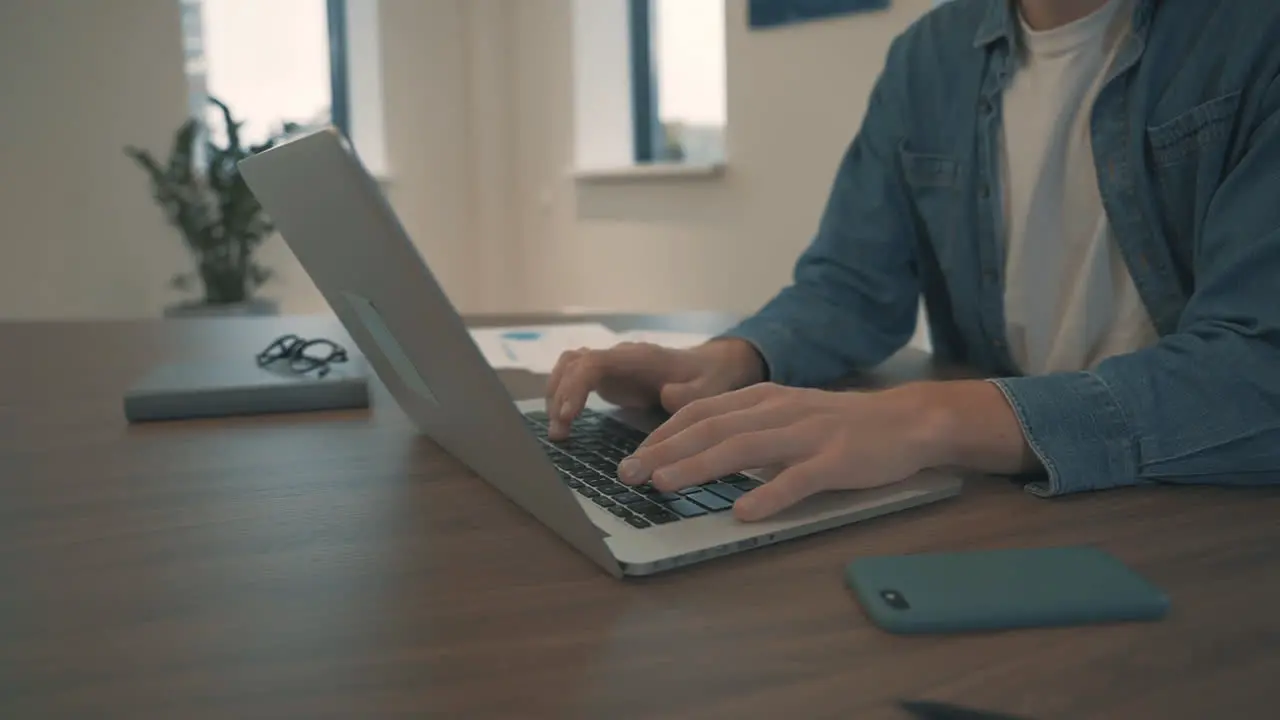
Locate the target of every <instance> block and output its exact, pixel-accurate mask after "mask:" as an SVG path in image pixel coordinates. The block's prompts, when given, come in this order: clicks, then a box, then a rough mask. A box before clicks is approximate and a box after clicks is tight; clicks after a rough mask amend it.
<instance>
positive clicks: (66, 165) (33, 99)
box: [0, 0, 931, 317]
mask: <svg viewBox="0 0 1280 720" xmlns="http://www.w3.org/2000/svg"><path fill="white" fill-rule="evenodd" d="M570 5H571V0H519V1H518V2H516V1H515V0H382V4H381V28H382V33H383V42H382V56H383V57H382V61H383V72H384V77H383V83H384V97H385V100H386V109H385V122H386V137H387V154H388V157H389V166H390V167H389V171H390V173H391V186H390V194H391V198H392V201H393V203H394V204H395V205H396V207H397V208H398V210H399V212H400V213H401V216H402V220H403V222H404V224H405V226H406V227H407V228H408V230H409V231H410V233H411V234H412V235H413V236H414V238H415V240H416V241H417V242H418V244H419V246H420V247H421V248H422V249H423V252H424V254H425V255H426V256H427V259H428V261H429V262H430V263H431V264H432V267H433V269H434V270H435V271H436V274H437V276H438V277H439V278H440V279H441V281H442V282H443V284H444V285H445V287H446V290H448V291H449V292H450V294H451V295H452V296H453V298H454V301H455V303H456V304H457V305H458V306H459V307H461V308H462V309H463V310H469V311H477V310H513V309H547V308H557V307H564V306H571V305H573V306H592V307H610V308H625V309H636V310H667V309H678V308H723V309H730V310H737V311H747V310H750V309H752V308H754V307H755V306H756V305H758V304H759V303H760V302H763V301H764V300H765V299H766V298H767V297H768V296H769V295H770V294H772V293H773V292H774V291H775V290H776V289H777V288H778V287H780V286H781V285H782V284H783V283H785V282H786V280H787V278H788V275H789V272H790V269H791V264H792V262H793V261H794V259H795V256H796V254H797V253H798V252H799V251H800V250H801V249H802V248H803V247H804V245H805V244H806V243H807V242H808V239H809V236H810V234H811V233H812V231H813V229H814V227H815V225H816V222H817V219H818V213H819V212H820V209H821V206H822V204H823V202H824V200H825V197H826V192H827V188H828V185H829V183H830V181H831V176H832V173H833V172H834V169H835V166H836V163H837V162H838V160H839V157H840V154H841V153H842V152H843V150H844V147H845V145H846V144H847V143H848V141H849V139H850V138H851V137H852V135H853V133H854V132H855V130H856V128H857V125H858V123H859V121H860V118H861V115H862V112H863V110H864V107H865V101H866V97H867V93H868V91H869V90H870V87H871V84H872V83H873V82H874V80H875V77H876V74H877V73H878V71H879V69H880V66H881V64H882V62H883V58H884V53H885V51H886V49H887V47H888V43H889V41H890V40H891V38H892V37H893V35H895V34H896V33H898V32H900V31H901V30H902V29H903V28H905V27H906V26H907V25H908V24H909V23H910V22H911V21H913V20H914V19H915V18H917V17H918V16H919V15H921V14H922V13H923V12H925V11H926V10H927V9H928V7H929V6H930V5H931V0H897V2H895V3H894V4H893V6H892V9H891V10H889V11H886V12H882V13H874V14H869V15H858V16H852V17H848V18H841V19H837V20H831V21H827V22H820V23H813V24H807V25H801V26H796V27H793V28H787V29H782V30H773V31H767V32H748V31H747V29H746V18H745V15H746V10H745V7H746V0H728V10H727V16H728V17H727V21H728V23H729V25H728V32H727V37H726V42H727V45H728V68H729V91H728V111H729V134H728V145H729V150H728V152H729V166H728V170H727V172H726V174H725V175H724V176H723V177H720V178H711V179H696V180H688V179H686V180H670V179H668V180H649V181H644V182H629V183H620V184H588V183H579V182H575V181H574V180H573V179H572V174H571V170H572V168H571V167H570V162H571V158H572V147H573V143H572V138H573V134H572V133H573V127H572V114H573V113H572V102H571V97H570V92H571V83H572V76H571V72H572V56H571V46H570V42H569V39H570V14H569V13H570ZM181 57H182V55H181V47H180V36H179V30H178V10H177V2H176V0H113V1H112V2H110V3H106V2H87V1H86V0H4V2H3V3H0V98H3V100H0V102H3V106H2V107H0V218H4V219H5V221H4V225H3V226H0V317H15V316H16V317H55V316H56V317H65V316H81V317H83V316H89V317H93V316H98V317H101V316H146V315H155V314H157V313H158V312H159V311H160V308H161V307H162V306H163V305H164V304H165V303H166V302H170V301H172V300H173V299H174V298H175V296H174V295H173V294H172V293H171V292H169V291H168V290H167V289H166V282H167V278H168V276H169V275H170V274H172V272H173V271H174V270H176V269H179V268H181V267H182V266H183V264H184V263H185V261H186V257H185V255H184V254H183V250H182V248H181V245H180V243H179V241H178V239H177V237H176V236H175V235H174V233H173V232H172V231H171V230H169V229H168V228H167V227H166V226H165V225H164V224H163V222H162V220H161V219H160V216H159V213H158V211H157V209H156V208H155V207H154V206H153V205H152V203H151V200H150V198H149V196H148V190H147V186H146V183H145V179H144V178H143V176H142V175H141V173H140V172H139V171H138V170H136V169H135V168H134V167H132V165H131V164H130V161H129V160H128V159H127V158H125V157H124V156H123V155H122V154H121V152H120V148H121V146H123V145H124V144H126V143H130V142H132V143H138V144H141V145H145V146H148V147H151V148H153V149H156V150H163V149H164V148H165V147H166V144H167V142H168V140H169V137H170V132H171V130H172V129H173V128H174V127H176V126H177V124H178V123H180V122H181V119H182V116H183V113H184V112H185V94H184V93H185V84H184V80H183V77H182V68H181V62H182V61H181ZM264 260H265V261H266V262H267V264H269V265H271V266H272V267H274V268H275V269H276V270H277V271H278V272H279V273H280V274H281V276H282V277H281V280H280V281H279V282H277V283H275V284H273V285H271V286H269V289H268V292H267V294H270V295H274V296H277V297H279V298H281V299H282V301H283V304H284V307H285V309H286V310H289V311H302V312H306V311H313V310H319V309H322V308H323V305H322V303H321V301H320V299H319V296H318V294H317V293H316V292H315V290H314V287H312V286H311V284H310V282H309V281H308V280H307V278H306V277H305V274H303V273H302V272H301V271H300V269H299V268H298V267H297V264H296V262H295V261H293V259H292V257H291V256H290V255H289V253H288V251H287V249H285V248H284V247H283V246H282V244H280V243H274V244H273V245H272V246H271V247H269V248H268V249H267V251H266V254H265V257H264Z"/></svg>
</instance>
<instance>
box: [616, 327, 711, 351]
mask: <svg viewBox="0 0 1280 720" xmlns="http://www.w3.org/2000/svg"><path fill="white" fill-rule="evenodd" d="M710 339H711V336H710V335H708V334H706V333H694V332H673V331H669V330H630V331H628V332H624V333H620V334H619V335H618V341H619V342H637V343H652V344H654V345H661V346H662V347H669V348H681V349H684V348H691V347H697V346H698V345H701V344H702V343H704V342H706V341H708V340H710Z"/></svg>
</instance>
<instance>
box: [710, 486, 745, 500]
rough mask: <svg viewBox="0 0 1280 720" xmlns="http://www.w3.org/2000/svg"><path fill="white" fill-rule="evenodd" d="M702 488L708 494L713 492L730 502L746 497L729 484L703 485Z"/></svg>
mask: <svg viewBox="0 0 1280 720" xmlns="http://www.w3.org/2000/svg"><path fill="white" fill-rule="evenodd" d="M702 487H703V489H705V490H707V491H708V492H713V493H715V494H716V495H719V496H720V497H722V498H724V499H725V500H728V501H729V502H733V501H734V500H737V499H738V498H740V497H742V496H743V495H746V493H745V492H743V491H742V490H739V489H738V488H736V487H734V486H732V485H730V484H728V483H710V484H708V485H703V486H702Z"/></svg>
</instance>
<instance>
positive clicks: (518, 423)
mask: <svg viewBox="0 0 1280 720" xmlns="http://www.w3.org/2000/svg"><path fill="white" fill-rule="evenodd" d="M239 168H240V171H241V175H242V176H243V177H244V179H245V182H246V183H247V184H248V186H249V188H250V190H251V191H252V192H253V194H254V195H255V196H256V197H257V198H258V200H259V201H260V202H261V203H262V205H263V207H264V208H265V209H266V211H267V213H268V214H269V215H270V216H271V219H272V220H273V221H274V223H275V225H276V227H277V228H278V229H279V231H280V234H281V236H282V237H283V238H284V241H285V243H286V244H288V246H289V248H290V249H292V250H293V253H294V254H295V255H296V256H297V258H298V260H299V262H300V263H301V264H302V267H303V268H304V269H305V270H306V272H307V274H308V275H310V276H311V279H312V281H313V282H314V283H315V284H316V287H317V288H318V289H319V290H320V292H321V293H322V294H323V296H324V298H325V300H327V301H328V303H329V306H330V307H331V308H332V309H333V311H334V313H335V314H336V315H337V316H338V319H339V320H340V321H341V322H342V324H343V325H344V326H345V327H346V329H347V331H348V332H349V333H350V335H351V338H352V340H353V341H354V342H355V343H356V345H357V346H358V347H359V348H360V352H361V353H363V354H364V355H365V357H366V358H367V360H368V362H369V365H370V366H371V367H372V368H373V370H374V371H375V372H376V373H377V375H378V377H379V378H380V379H381V380H382V382H383V383H384V384H385V385H386V386H387V388H388V390H390V392H391V394H392V395H393V396H394V397H395V399H396V402H397V403H398V404H399V405H400V407H401V408H402V409H403V410H404V412H405V413H406V414H407V415H408V416H409V417H410V418H411V419H412V420H413V421H414V423H415V424H416V425H417V426H418V428H419V429H421V430H422V431H423V432H424V433H426V434H427V435H429V436H430V437H431V438H432V439H434V440H435V441H436V442H438V443H439V444H440V445H442V446H443V447H444V448H445V449H446V450H448V451H449V452H450V453H451V454H452V455H453V456H454V457H456V458H458V459H459V460H461V461H462V462H463V463H465V464H466V465H467V466H468V467H470V468H471V469H472V470H473V471H475V472H476V473H477V474H478V475H480V476H481V477H482V478H484V479H485V480H486V481H488V482H489V484H491V485H493V486H494V487H496V488H497V489H498V490H499V491H501V492H502V493H503V494H505V495H506V496H507V497H508V498H510V499H511V500H512V501H514V502H515V503H516V504H518V505H520V506H521V507H522V508H524V509H525V510H526V511H528V512H529V513H531V514H532V515H533V516H534V517H536V518H537V519H538V520H540V521H541V522H542V523H543V524H545V525H546V526H547V527H549V528H551V529H552V530H553V531H555V532H556V533H557V534H558V535H560V536H561V537H562V538H563V539H564V540H566V541H567V542H569V543H570V544H571V545H573V546H574V547H575V548H577V549H578V550H579V551H580V552H582V553H584V554H585V555H587V556H588V557H590V558H591V559H592V560H594V561H595V562H596V563H597V564H599V565H601V566H602V567H604V568H605V569H606V570H607V571H609V572H610V573H612V574H614V575H615V576H620V575H621V574H622V570H621V568H620V566H619V564H618V562H617V560H616V559H615V558H614V557H613V555H612V553H610V551H609V549H608V547H607V545H606V544H605V542H604V531H602V530H601V529H600V528H598V527H597V526H596V525H595V524H594V523H592V522H591V521H590V519H589V518H588V517H587V516H586V514H585V513H584V512H583V509H582V507H581V506H580V505H579V504H578V500H577V498H576V497H575V496H574V495H573V494H572V491H571V490H570V489H569V488H567V487H565V486H564V484H563V483H561V482H560V479H559V477H558V475H557V473H556V470H555V468H554V467H553V466H552V465H551V463H550V462H549V461H548V460H547V458H546V456H545V455H544V454H543V452H542V450H541V448H540V446H539V445H538V442H537V440H536V439H535V438H534V437H533V435H532V434H531V433H530V432H529V431H528V429H527V428H526V426H525V424H524V420H523V418H522V417H521V415H520V413H519V412H518V411H517V410H516V408H515V405H514V403H513V402H512V399H511V397H510V395H508V393H507V391H506V388H505V387H504V386H503V385H502V382H501V380H499V378H498V376H497V374H496V373H495V372H494V371H493V369H492V368H490V367H489V365H488V363H487V362H486V361H485V359H484V356H483V355H482V354H481V352H480V350H479V349H478V348H477V347H476V345H475V343H474V342H473V341H472V339H471V335H470V334H469V333H468V331H467V328H466V326H465V324H464V323H463V320H462V318H461V317H460V316H459V314H458V312H457V310H456V309H455V308H454V307H453V304H452V303H451V302H450V301H449V299H448V298H447V297H446V296H445V293H444V291H443V289H441V287H440V285H439V284H438V283H437V282H436V279H435V277H434V276H433V275H432V273H431V271H430V269H429V268H428V267H427V265H426V263H425V261H424V260H423V258H422V256H421V254H420V253H419V252H418V250H417V248H416V247H415V246H414V244H413V242H412V240H411V239H410V238H409V236H408V234H407V233H406V232H405V231H404V228H403V227H402V226H401V225H400V222H399V220H398V218H397V217H396V215H395V212H394V211H393V209H392V208H391V205H390V203H388V202H387V200H386V198H385V197H384V196H383V194H382V190H381V189H380V188H379V187H378V185H377V182H376V181H375V180H374V179H373V177H372V176H371V175H369V173H368V171H367V170H366V169H365V168H364V166H363V165H362V164H361V163H360V161H359V159H358V158H357V157H356V155H355V153H354V152H353V150H352V148H351V146H350V145H349V144H348V142H347V141H346V139H345V138H344V137H342V135H341V134H340V133H338V132H337V131H336V130H334V129H333V128H325V129H322V130H317V131H314V132H311V133H307V134H305V135H301V136H298V137H296V138H293V139H291V140H288V141H286V142H284V143H282V144H280V145H277V146H275V147H273V148H271V149H269V150H266V151H264V152H262V153H259V154H257V155H255V156H253V157H249V158H246V159H245V160H242V161H241V162H240V164H239Z"/></svg>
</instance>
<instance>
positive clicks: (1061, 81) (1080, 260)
mask: <svg viewBox="0 0 1280 720" xmlns="http://www.w3.org/2000/svg"><path fill="white" fill-rule="evenodd" d="M1132 13H1133V4H1132V0H1110V2H1108V3H1107V4H1106V5H1105V6H1103V7H1102V8H1101V9H1099V10H1098V11H1096V12H1094V13H1093V14H1091V15H1089V16H1087V17H1084V18H1081V19H1080V20H1077V21H1075V22H1072V23H1070V24H1068V25H1063V26H1061V27H1057V28H1053V29H1051V30H1046V31H1041V32H1037V31H1034V30H1031V29H1030V28H1029V27H1027V25H1026V23H1025V22H1024V23H1023V24H1022V28H1021V30H1022V43H1021V56H1020V57H1019V64H1018V66H1017V70H1016V72H1015V73H1014V75H1013V77H1012V79H1011V85H1010V86H1009V87H1008V88H1007V89H1006V91H1005V94H1004V98H1003V102H1004V111H1003V115H1004V138H1003V143H1002V163H1001V164H1002V166H1003V167H1002V172H1003V178H1002V180H1003V182H1002V185H1003V188H1004V210H1005V227H1006V230H1007V232H1008V236H1007V238H1006V242H1007V246H1006V254H1005V289H1004V304H1005V323H1006V329H1007V332H1008V338H1009V348H1010V351H1011V353H1012V355H1013V359H1014V361H1015V362H1016V363H1017V364H1018V366H1019V368H1020V369H1021V370H1022V371H1023V372H1024V373H1027V374H1043V373H1051V372H1063V371H1075V370H1085V369H1090V368H1092V367H1093V366H1095V365H1096V364H1097V363H1098V362H1100V361H1101V360H1103V359H1104V358H1106V357H1109V356H1112V355H1117V354H1122V353H1126V352H1132V351H1134V350H1137V349H1140V348H1142V347H1145V346H1147V345H1149V344H1152V343H1154V342H1155V341H1156V338H1157V335H1156V332H1155V330H1154V328H1153V327H1152V324H1151V319H1150V317H1149V315H1148V313H1147V310H1146V308H1145V307H1144V306H1143V304H1142V301H1141V299H1140V298H1139V296H1138V292H1137V289H1136V288H1135V287H1134V284H1133V278H1132V276H1131V275H1130V273H1129V269H1128V267H1127V266H1126V265H1125V262H1124V260H1123V259H1122V258H1121V256H1120V251H1119V248H1118V247H1117V246H1116V242H1115V238H1114V237H1113V236H1112V234H1111V228H1110V224H1109V223H1108V222H1107V216H1106V212H1105V210H1104V209H1103V206H1102V198H1101V195H1100V193H1099V191H1098V178H1097V174H1096V170H1095V168H1094V158H1093V143H1092V141H1091V139H1090V131H1089V120H1090V114H1091V111H1092V109H1093V101H1094V98H1095V97H1096V96H1097V93H1098V90H1099V88H1100V87H1101V86H1102V84H1103V82H1104V80H1105V79H1106V74H1107V70H1108V69H1109V68H1110V67H1111V62H1112V60H1113V58H1114V56H1115V53H1116V50H1117V48H1118V47H1119V46H1120V43H1121V41H1122V40H1123V38H1124V37H1125V35H1126V34H1127V32H1128V29H1129V21H1130V16H1131V15H1132Z"/></svg>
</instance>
